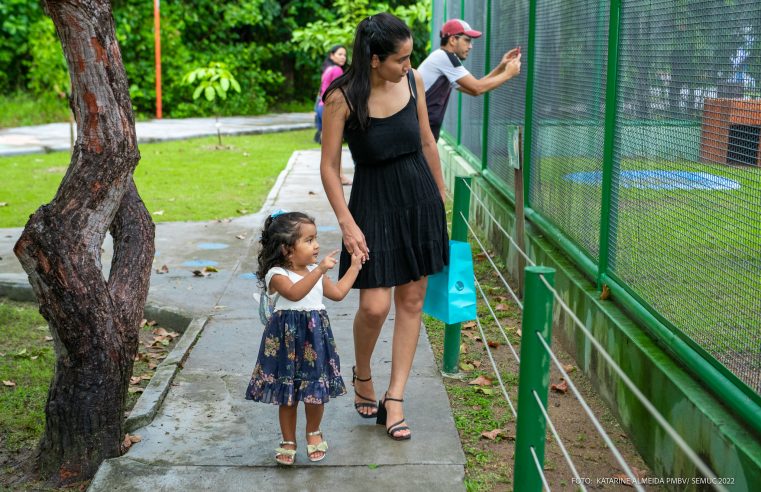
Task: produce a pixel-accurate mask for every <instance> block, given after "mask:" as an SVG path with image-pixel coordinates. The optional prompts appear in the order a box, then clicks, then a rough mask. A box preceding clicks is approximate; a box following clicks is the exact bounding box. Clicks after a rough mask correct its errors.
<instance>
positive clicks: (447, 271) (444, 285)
mask: <svg viewBox="0 0 761 492" xmlns="http://www.w3.org/2000/svg"><path fill="white" fill-rule="evenodd" d="M423 312H424V313H425V314H427V315H429V316H433V317H434V318H436V319H438V320H441V321H443V322H444V323H446V324H448V325H452V324H455V323H460V322H462V321H468V320H472V319H476V284H475V281H474V273H473V253H472V251H471V250H470V244H468V243H465V242H462V241H449V266H446V267H444V270H442V271H441V272H439V273H437V274H435V275H430V276H429V277H428V290H427V291H426V293H425V301H424V302H423Z"/></svg>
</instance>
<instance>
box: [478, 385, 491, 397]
mask: <svg viewBox="0 0 761 492" xmlns="http://www.w3.org/2000/svg"><path fill="white" fill-rule="evenodd" d="M476 393H483V394H485V395H493V394H494V390H493V389H491V388H484V387H483V386H476Z"/></svg>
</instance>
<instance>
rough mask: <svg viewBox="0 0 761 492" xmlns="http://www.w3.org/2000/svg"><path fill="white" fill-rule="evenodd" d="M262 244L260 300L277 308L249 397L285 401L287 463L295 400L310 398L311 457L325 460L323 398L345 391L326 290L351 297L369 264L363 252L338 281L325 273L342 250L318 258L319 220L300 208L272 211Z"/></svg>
mask: <svg viewBox="0 0 761 492" xmlns="http://www.w3.org/2000/svg"><path fill="white" fill-rule="evenodd" d="M260 243H261V250H260V251H259V269H258V271H257V272H256V273H257V276H258V278H259V284H260V286H261V287H262V288H263V289H264V291H263V293H262V297H261V299H260V303H264V302H267V301H270V303H271V304H274V308H273V309H274V311H273V312H272V315H271V317H270V319H269V321H267V324H266V326H265V328H264V334H263V335H262V342H261V346H260V347H259V357H258V358H257V360H256V366H255V367H254V373H253V375H252V376H251V382H250V383H249V385H248V389H247V390H246V399H248V400H254V401H260V402H263V403H272V404H274V405H279V406H280V407H279V418H280V431H281V433H282V435H283V439H282V441H281V442H280V447H278V448H277V449H276V450H275V453H276V454H275V461H277V462H278V463H279V464H281V465H292V464H293V462H294V459H295V455H296V405H297V404H298V402H299V401H303V402H304V408H305V413H306V439H307V457H308V458H309V461H320V460H322V459H323V458H325V453H326V451H327V450H328V443H327V442H326V441H325V439H324V438H323V436H322V432H321V431H320V421H321V420H322V415H323V411H324V408H323V404H324V403H325V402H327V401H328V400H330V398H332V397H336V396H340V395H343V394H345V393H346V387H345V386H344V382H343V379H342V378H341V369H340V362H339V359H338V354H337V353H336V343H335V340H334V339H333V332H332V330H331V329H330V320H329V319H328V314H327V313H326V312H325V306H324V305H323V303H322V296H323V293H324V295H325V297H327V298H328V299H331V300H333V301H340V300H341V299H343V298H344V297H346V294H347V293H348V292H349V290H350V288H351V286H352V284H353V283H354V281H355V280H356V278H357V274H358V273H359V271H360V270H361V268H362V261H361V256H360V255H359V254H358V255H356V256H354V257H352V262H351V267H350V268H349V270H348V271H347V272H346V274H345V275H344V276H343V277H342V278H341V280H339V281H338V283H333V282H332V281H331V280H330V279H329V278H328V277H327V276H326V275H325V273H327V271H328V270H330V269H332V268H333V267H334V266H335V265H336V259H335V258H334V255H335V254H336V253H338V250H335V251H333V252H332V253H330V254H329V255H327V256H326V257H325V258H323V259H322V261H320V263H319V264H317V255H318V254H319V252H320V245H319V244H317V228H316V227H315V224H314V219H312V218H310V217H309V216H307V215H305V214H303V213H300V212H276V213H274V214H272V215H271V216H270V217H268V218H267V220H266V222H265V223H264V230H263V231H262V237H261V240H260ZM265 294H266V296H268V298H267V297H265Z"/></svg>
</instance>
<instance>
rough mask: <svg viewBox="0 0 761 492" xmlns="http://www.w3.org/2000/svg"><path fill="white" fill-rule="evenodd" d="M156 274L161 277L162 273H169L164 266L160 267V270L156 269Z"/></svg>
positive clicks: (167, 268)
mask: <svg viewBox="0 0 761 492" xmlns="http://www.w3.org/2000/svg"><path fill="white" fill-rule="evenodd" d="M156 273H158V274H159V275H161V274H162V273H169V267H168V266H166V265H161V268H157V269H156Z"/></svg>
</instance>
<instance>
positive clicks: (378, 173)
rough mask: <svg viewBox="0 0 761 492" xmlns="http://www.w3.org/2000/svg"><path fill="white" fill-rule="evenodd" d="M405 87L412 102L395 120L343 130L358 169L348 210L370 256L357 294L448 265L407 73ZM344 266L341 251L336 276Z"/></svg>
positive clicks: (441, 213)
mask: <svg viewBox="0 0 761 492" xmlns="http://www.w3.org/2000/svg"><path fill="white" fill-rule="evenodd" d="M407 81H408V85H409V87H410V100H409V102H408V103H407V105H406V106H404V108H402V109H401V110H400V111H399V112H398V113H396V114H393V115H391V116H389V117H387V118H370V125H369V127H368V128H367V129H366V130H365V131H362V130H361V129H348V128H347V129H346V131H345V138H346V140H347V142H348V144H349V150H350V151H351V154H352V157H353V159H354V162H355V164H356V167H355V172H354V183H353V185H352V189H351V197H350V198H349V211H351V214H352V216H353V217H354V220H355V221H356V223H357V225H358V226H359V228H360V229H361V230H362V233H363V234H364V235H365V240H366V241H367V246H368V248H369V249H370V260H369V261H367V262H366V263H365V264H364V265H363V266H362V270H361V271H360V272H359V276H358V277H357V280H356V282H354V286H353V288H355V289H368V288H375V287H393V286H396V285H403V284H406V283H408V282H411V281H414V280H419V279H420V278H421V277H425V276H427V275H432V274H434V273H437V272H439V271H441V270H442V269H443V268H444V266H445V265H447V264H448V263H449V238H448V235H447V222H446V211H445V210H444V203H443V202H442V201H441V195H440V194H439V190H438V187H437V186H436V182H435V181H434V180H433V175H432V174H431V170H430V168H429V167H428V162H427V161H426V159H425V156H424V155H423V149H422V145H421V141H420V125H419V123H418V117H417V104H416V98H417V89H416V86H415V79H414V75H413V73H412V71H410V72H409V73H408V77H407ZM350 264H351V255H349V254H348V252H347V251H346V247H345V246H344V247H343V250H342V251H341V264H340V267H339V277H342V276H343V275H344V273H346V270H347V269H348V268H349V265H350Z"/></svg>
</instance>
